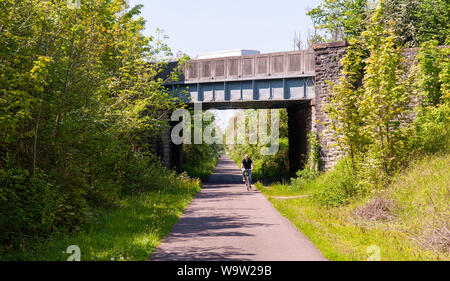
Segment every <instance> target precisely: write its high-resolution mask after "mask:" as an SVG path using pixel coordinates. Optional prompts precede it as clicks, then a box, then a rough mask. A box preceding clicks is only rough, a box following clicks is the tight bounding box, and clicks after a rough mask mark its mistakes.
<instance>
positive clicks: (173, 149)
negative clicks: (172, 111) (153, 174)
mask: <svg viewBox="0 0 450 281" xmlns="http://www.w3.org/2000/svg"><path fill="white" fill-rule="evenodd" d="M175 125H176V122H173V123H171V128H173V127H174V126H175ZM170 160H171V161H170V162H171V163H170V168H171V169H174V170H175V171H176V172H177V173H181V172H182V163H183V144H179V145H177V144H174V143H173V142H172V141H171V142H170Z"/></svg>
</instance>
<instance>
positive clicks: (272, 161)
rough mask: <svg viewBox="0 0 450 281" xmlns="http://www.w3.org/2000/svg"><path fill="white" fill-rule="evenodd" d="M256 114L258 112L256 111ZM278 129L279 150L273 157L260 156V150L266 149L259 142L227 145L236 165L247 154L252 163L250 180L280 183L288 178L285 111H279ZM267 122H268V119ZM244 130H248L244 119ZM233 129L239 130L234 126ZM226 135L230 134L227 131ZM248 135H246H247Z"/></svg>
mask: <svg viewBox="0 0 450 281" xmlns="http://www.w3.org/2000/svg"><path fill="white" fill-rule="evenodd" d="M256 112H258V111H256ZM279 113H280V123H279V125H280V128H279V136H280V138H279V150H278V152H277V153H276V154H275V155H262V154H261V149H262V148H263V147H268V146H269V145H270V144H268V145H264V144H262V143H261V142H259V143H258V144H250V143H249V140H248V139H246V140H245V143H244V144H235V145H228V148H227V150H228V152H229V154H230V157H231V159H233V161H235V162H236V163H237V164H238V165H240V164H241V162H242V159H244V156H245V155H246V154H248V155H249V156H250V158H251V159H252V161H253V166H254V170H253V171H252V178H253V179H255V180H269V181H280V180H283V179H288V178H289V176H290V175H289V139H288V121H287V120H288V116H287V110H285V109H280V110H279ZM244 114H245V113H244ZM267 120H270V117H268V119H267ZM245 122H246V126H245V128H246V130H249V126H248V122H249V120H248V118H245ZM235 128H239V126H236V127H235ZM227 133H230V132H229V131H227ZM247 135H248V134H247Z"/></svg>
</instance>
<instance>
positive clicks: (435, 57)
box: [417, 40, 448, 106]
mask: <svg viewBox="0 0 450 281" xmlns="http://www.w3.org/2000/svg"><path fill="white" fill-rule="evenodd" d="M437 46H438V41H436V40H432V41H427V42H424V43H423V44H422V45H421V48H420V51H419V52H418V54H417V59H418V61H419V64H418V68H419V70H418V74H419V75H418V87H420V88H421V89H422V90H423V92H422V95H423V100H422V103H423V106H436V105H437V104H438V103H440V101H441V95H442V93H443V92H442V90H441V88H442V82H443V81H441V77H440V75H439V74H440V73H441V72H442V69H443V67H444V64H445V60H447V61H448V57H447V58H445V54H444V52H443V51H442V50H439V49H438V48H437Z"/></svg>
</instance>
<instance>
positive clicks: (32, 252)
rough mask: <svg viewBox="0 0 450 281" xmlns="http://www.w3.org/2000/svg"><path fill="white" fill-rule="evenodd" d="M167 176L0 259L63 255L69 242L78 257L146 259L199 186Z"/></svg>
mask: <svg viewBox="0 0 450 281" xmlns="http://www.w3.org/2000/svg"><path fill="white" fill-rule="evenodd" d="M169 178H170V181H171V182H172V183H171V184H167V185H166V187H165V188H161V189H158V190H149V191H143V192H141V193H138V194H134V195H130V196H127V197H126V198H124V199H122V200H120V202H118V204H117V206H116V207H115V208H114V209H105V210H99V211H98V212H99V213H98V214H95V219H93V220H91V221H90V222H88V223H87V224H85V225H84V226H83V227H82V229H81V230H80V231H79V232H75V233H72V234H70V235H67V234H65V235H59V236H54V237H51V238H49V239H46V240H40V241H35V242H34V243H33V244H31V245H30V246H26V247H24V248H22V249H19V250H14V251H10V252H7V253H6V254H4V256H3V257H1V258H0V260H37V261H48V260H50V261H65V260H67V259H68V258H69V256H70V254H67V253H66V250H67V248H68V247H69V246H71V245H76V246H78V247H80V250H81V260H83V261H86V260H89V261H121V260H131V261H144V260H147V259H148V258H149V256H150V255H151V253H152V252H153V251H154V250H155V249H156V247H157V246H158V245H159V243H160V242H161V241H162V239H163V238H164V237H165V236H167V235H168V234H169V232H170V230H171V229H172V226H173V225H174V224H175V223H176V222H177V221H178V219H179V217H181V215H182V214H183V211H184V209H185V208H186V207H187V206H188V205H189V203H190V201H191V200H192V198H193V197H194V196H195V194H196V193H197V192H198V191H199V190H200V182H199V180H196V179H191V178H188V177H183V176H180V177H176V176H170V175H169Z"/></svg>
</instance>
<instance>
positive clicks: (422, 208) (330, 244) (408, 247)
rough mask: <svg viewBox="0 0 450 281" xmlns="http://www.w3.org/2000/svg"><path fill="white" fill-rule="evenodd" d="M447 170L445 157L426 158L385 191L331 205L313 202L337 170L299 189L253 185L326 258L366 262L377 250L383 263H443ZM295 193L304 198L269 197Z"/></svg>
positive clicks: (445, 257) (446, 250)
mask: <svg viewBox="0 0 450 281" xmlns="http://www.w3.org/2000/svg"><path fill="white" fill-rule="evenodd" d="M448 167H450V154H446V155H440V156H432V157H425V158H424V159H422V160H420V161H416V162H414V163H413V164H411V167H410V168H409V169H408V170H407V171H405V172H403V173H400V174H399V175H397V176H396V177H394V179H393V181H392V184H391V185H390V186H389V187H387V188H385V189H379V190H376V191H374V192H373V193H371V194H367V195H366V196H359V197H355V198H353V199H351V200H350V202H349V203H348V204H347V205H343V206H334V207H330V206H329V207H325V206H324V205H323V204H321V203H320V201H318V200H317V198H318V195H319V194H321V193H322V192H323V191H324V189H326V188H327V186H328V185H329V184H330V183H331V182H332V181H333V178H334V177H336V176H338V175H339V173H341V172H342V170H339V169H340V168H338V169H337V170H334V171H331V172H328V173H326V174H323V175H321V176H319V177H318V178H316V179H314V180H310V181H305V182H304V184H302V185H299V184H297V185H296V184H291V185H282V184H277V185H272V186H269V187H264V186H263V185H262V184H260V183H258V184H257V185H256V187H257V188H258V189H259V190H260V191H261V192H262V193H264V194H265V195H266V196H267V197H268V199H269V200H270V202H271V203H272V204H273V205H274V207H275V208H276V209H278V210H279V211H280V213H281V214H283V215H284V216H285V217H286V218H288V219H289V220H290V221H291V222H292V223H293V224H294V225H295V226H296V227H297V228H298V229H299V230H300V231H302V232H303V233H304V234H305V235H306V236H308V238H309V239H310V240H311V241H312V242H313V244H314V245H315V246H316V247H317V248H318V249H319V250H320V251H321V252H322V254H323V255H324V256H325V257H326V258H327V259H329V260H336V261H342V260H363V261H364V260H368V259H369V258H370V257H372V258H374V257H376V254H377V253H376V249H377V248H376V247H378V249H379V250H380V252H379V253H380V256H379V257H380V259H381V260H383V261H388V260H447V261H448V260H450V252H449V250H450V249H449V240H448V237H449V233H448V231H449V229H448V227H449V223H448V218H449V206H448V200H449V186H450V173H449V172H448ZM295 195H309V196H307V197H303V198H293V199H276V198H274V197H273V196H295ZM371 246H376V247H375V248H374V247H372V248H370V247H371ZM374 255H375V256H374Z"/></svg>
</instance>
